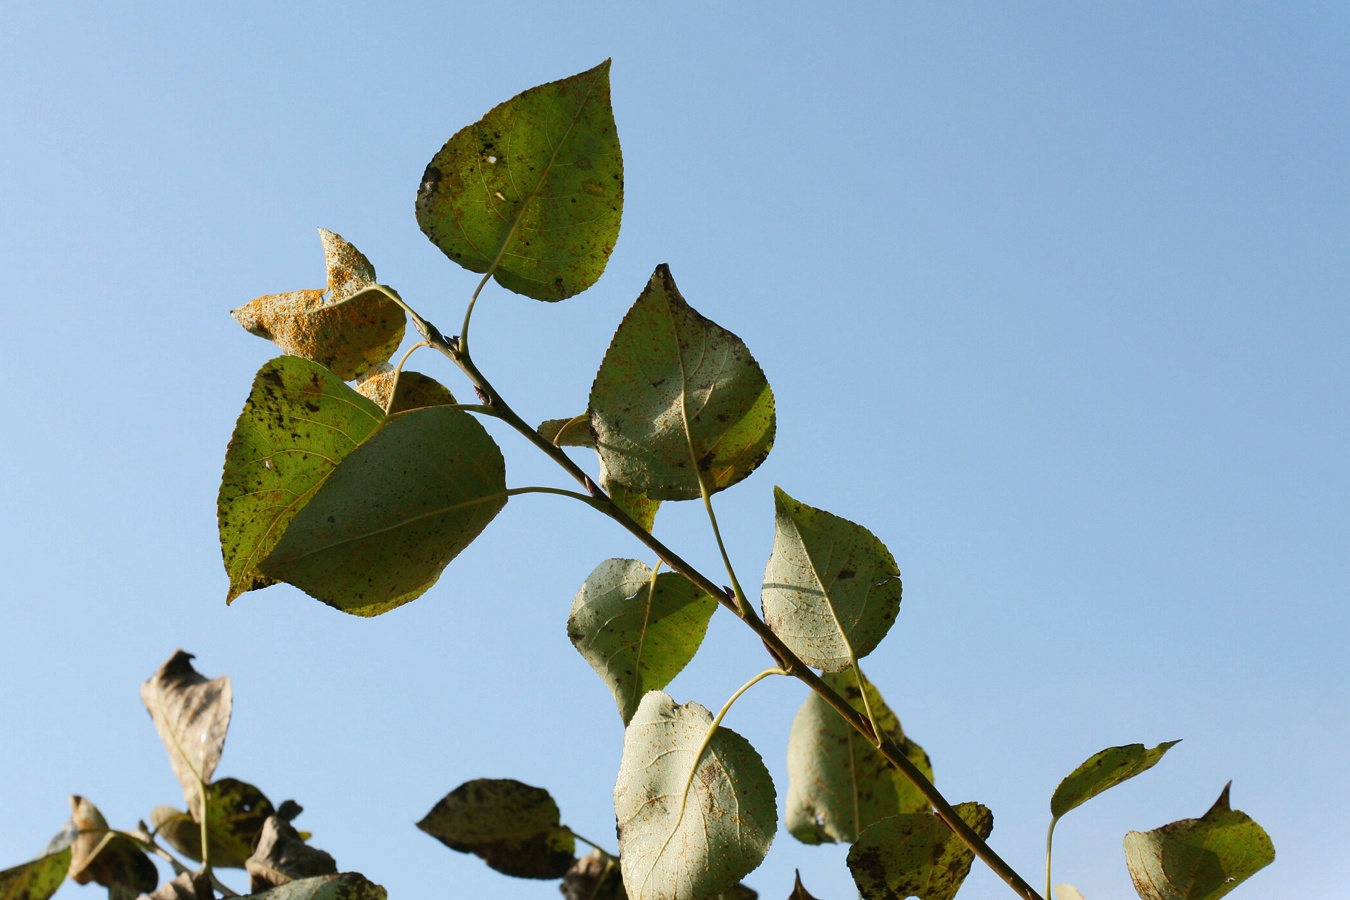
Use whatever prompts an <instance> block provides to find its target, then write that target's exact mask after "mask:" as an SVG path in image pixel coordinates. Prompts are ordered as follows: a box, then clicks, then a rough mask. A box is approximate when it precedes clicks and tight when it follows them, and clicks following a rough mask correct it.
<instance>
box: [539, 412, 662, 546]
mask: <svg viewBox="0 0 1350 900" xmlns="http://www.w3.org/2000/svg"><path fill="white" fill-rule="evenodd" d="M539 434H540V435H541V436H542V437H543V438H544V440H546V441H549V442H551V443H552V444H554V445H555V446H558V447H591V448H593V449H594V448H595V447H596V444H595V435H593V434H591V428H590V417H589V416H575V417H573V418H571V419H549V420H548V421H546V422H544V423H543V424H541V425H540V426H539ZM600 463H601V472H600V489H601V490H603V491H604V492H605V493H606V494H608V495H609V499H611V500H613V501H614V504H615V505H616V506H618V507H619V508H620V509H622V510H623V511H624V512H626V513H627V514H628V516H629V518H631V519H633V521H635V522H637V523H638V524H639V525H641V526H642V527H643V528H645V529H646V530H647V531H648V533H650V532H651V530H652V525H654V524H655V523H656V511H657V509H659V508H660V506H661V501H660V500H653V499H651V498H650V497H647V496H645V495H643V494H641V493H639V492H638V491H634V490H630V489H629V488H626V487H624V486H623V485H622V484H618V483H616V482H615V481H614V480H613V479H612V478H610V476H609V472H608V470H606V469H605V468H604V458H603V457H602V458H601V460H600Z"/></svg>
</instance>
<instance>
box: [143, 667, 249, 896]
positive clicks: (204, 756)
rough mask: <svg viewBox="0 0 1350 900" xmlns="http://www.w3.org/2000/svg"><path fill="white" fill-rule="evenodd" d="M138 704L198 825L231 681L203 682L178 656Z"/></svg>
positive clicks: (226, 717)
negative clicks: (147, 715)
mask: <svg viewBox="0 0 1350 900" xmlns="http://www.w3.org/2000/svg"><path fill="white" fill-rule="evenodd" d="M141 700H142V701H144V703H145V708H146V709H148V710H149V711H150V718H152V719H153V720H154V722H155V730H156V731H158V732H159V739H160V741H162V742H163V743H164V746H165V748H166V749H167V750H168V751H169V764H170V765H171V766H173V773H174V774H175V775H177V776H178V783H179V784H181V785H182V786H183V796H184V797H185V798H187V803H188V810H189V811H190V812H191V813H192V816H193V818H195V819H196V820H197V821H199V822H200V821H201V816H202V787H203V786H204V785H206V784H209V783H210V782H211V775H212V774H213V773H214V772H215V770H216V765H217V764H219V763H220V755H221V752H222V751H224V749H225V733H226V732H227V731H228V730H229V727H230V713H231V710H232V709H233V706H234V691H233V689H232V688H231V687H230V679H229V677H228V676H225V675H221V676H220V677H219V678H214V679H211V680H209V681H208V680H207V679H206V677H205V676H203V675H202V674H201V673H199V672H198V671H197V670H196V669H194V668H193V667H192V654H191V653H185V652H184V651H182V650H178V651H176V652H175V653H174V655H173V656H171V657H169V659H168V661H167V662H165V663H164V665H162V666H160V667H159V670H158V671H157V672H155V674H154V675H152V676H150V678H149V679H148V680H147V681H146V682H145V684H143V685H141ZM151 887H154V885H151ZM147 890H148V889H147Z"/></svg>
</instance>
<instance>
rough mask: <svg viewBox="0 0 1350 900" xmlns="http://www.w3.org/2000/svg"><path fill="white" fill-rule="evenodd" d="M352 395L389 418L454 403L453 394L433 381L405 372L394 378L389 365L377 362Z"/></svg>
mask: <svg viewBox="0 0 1350 900" xmlns="http://www.w3.org/2000/svg"><path fill="white" fill-rule="evenodd" d="M356 392H357V393H358V394H360V395H361V396H363V397H365V398H367V399H369V400H370V401H371V402H372V403H374V404H375V405H376V406H378V407H379V408H380V409H382V410H384V411H385V412H387V413H389V414H390V415H393V414H394V413H396V412H403V411H404V410H409V409H421V408H422V407H424V406H453V405H454V404H455V397H454V395H453V394H451V393H450V390H449V389H448V388H446V387H445V386H444V385H443V384H441V383H440V382H439V381H437V380H436V379H434V378H431V377H430V376H427V375H423V374H422V373H421V372H413V371H410V370H407V369H405V370H404V371H403V372H401V373H397V377H395V372H394V367H393V366H391V365H389V363H380V364H379V365H378V366H376V367H375V368H373V369H371V370H370V371H369V372H367V373H366V374H364V375H362V376H361V377H360V378H358V379H357V380H356Z"/></svg>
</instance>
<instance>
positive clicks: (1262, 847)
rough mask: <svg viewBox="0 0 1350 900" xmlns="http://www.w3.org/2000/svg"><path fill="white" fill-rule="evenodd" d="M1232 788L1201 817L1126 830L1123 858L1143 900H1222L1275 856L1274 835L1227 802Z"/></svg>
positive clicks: (1225, 789)
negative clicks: (1143, 830) (1140, 829)
mask: <svg viewBox="0 0 1350 900" xmlns="http://www.w3.org/2000/svg"><path fill="white" fill-rule="evenodd" d="M1230 787H1232V783H1231V782H1230V783H1229V784H1228V785H1226V786H1225V787H1224V789H1223V793H1222V794H1220V795H1219V799H1218V800H1217V801H1215V803H1214V805H1213V806H1212V807H1211V808H1210V810H1209V812H1207V813H1205V814H1204V816H1202V817H1201V818H1199V819H1182V820H1181V821H1179V822H1173V823H1172V824H1170V825H1164V826H1162V827H1161V828H1155V829H1154V830H1153V831H1145V832H1138V831H1131V832H1130V833H1129V834H1127V835H1125V863H1126V865H1127V866H1129V869H1130V878H1131V879H1132V880H1133V881H1134V889H1135V890H1136V891H1138V892H1139V896H1140V897H1142V898H1143V900H1218V898H1219V897H1222V896H1224V895H1226V894H1227V893H1228V892H1229V891H1231V890H1232V889H1233V888H1235V887H1237V886H1238V885H1239V884H1241V883H1242V882H1244V881H1246V880H1247V879H1248V878H1250V877H1251V876H1252V875H1254V874H1255V873H1256V872H1258V871H1259V870H1261V869H1262V868H1264V867H1266V866H1268V865H1270V864H1271V863H1272V862H1274V861H1275V845H1274V844H1273V843H1271V840H1270V835H1268V834H1266V832H1265V829H1263V828H1262V827H1261V826H1260V825H1258V824H1256V822H1255V821H1253V820H1252V818H1251V817H1250V816H1248V815H1247V814H1246V813H1243V812H1240V811H1239V810H1235V809H1233V808H1232V807H1231V806H1230V805H1229V801H1228V790H1229V788H1230Z"/></svg>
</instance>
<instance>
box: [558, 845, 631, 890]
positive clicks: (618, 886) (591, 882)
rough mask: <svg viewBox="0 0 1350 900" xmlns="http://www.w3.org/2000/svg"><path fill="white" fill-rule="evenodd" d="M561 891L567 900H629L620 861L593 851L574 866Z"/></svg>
mask: <svg viewBox="0 0 1350 900" xmlns="http://www.w3.org/2000/svg"><path fill="white" fill-rule="evenodd" d="M559 890H561V891H562V895H563V897H564V900H628V894H626V893H624V889H623V874H622V873H621V872H620V870H619V861H618V860H617V859H615V858H614V857H612V856H610V855H609V854H608V853H602V852H600V851H599V850H592V851H591V852H590V853H587V854H586V855H585V856H583V857H581V858H580V859H578V860H577V861H576V862H575V863H573V865H572V868H570V869H568V870H567V874H566V875H564V876H563V880H562V885H561V886H560V887H559Z"/></svg>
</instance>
